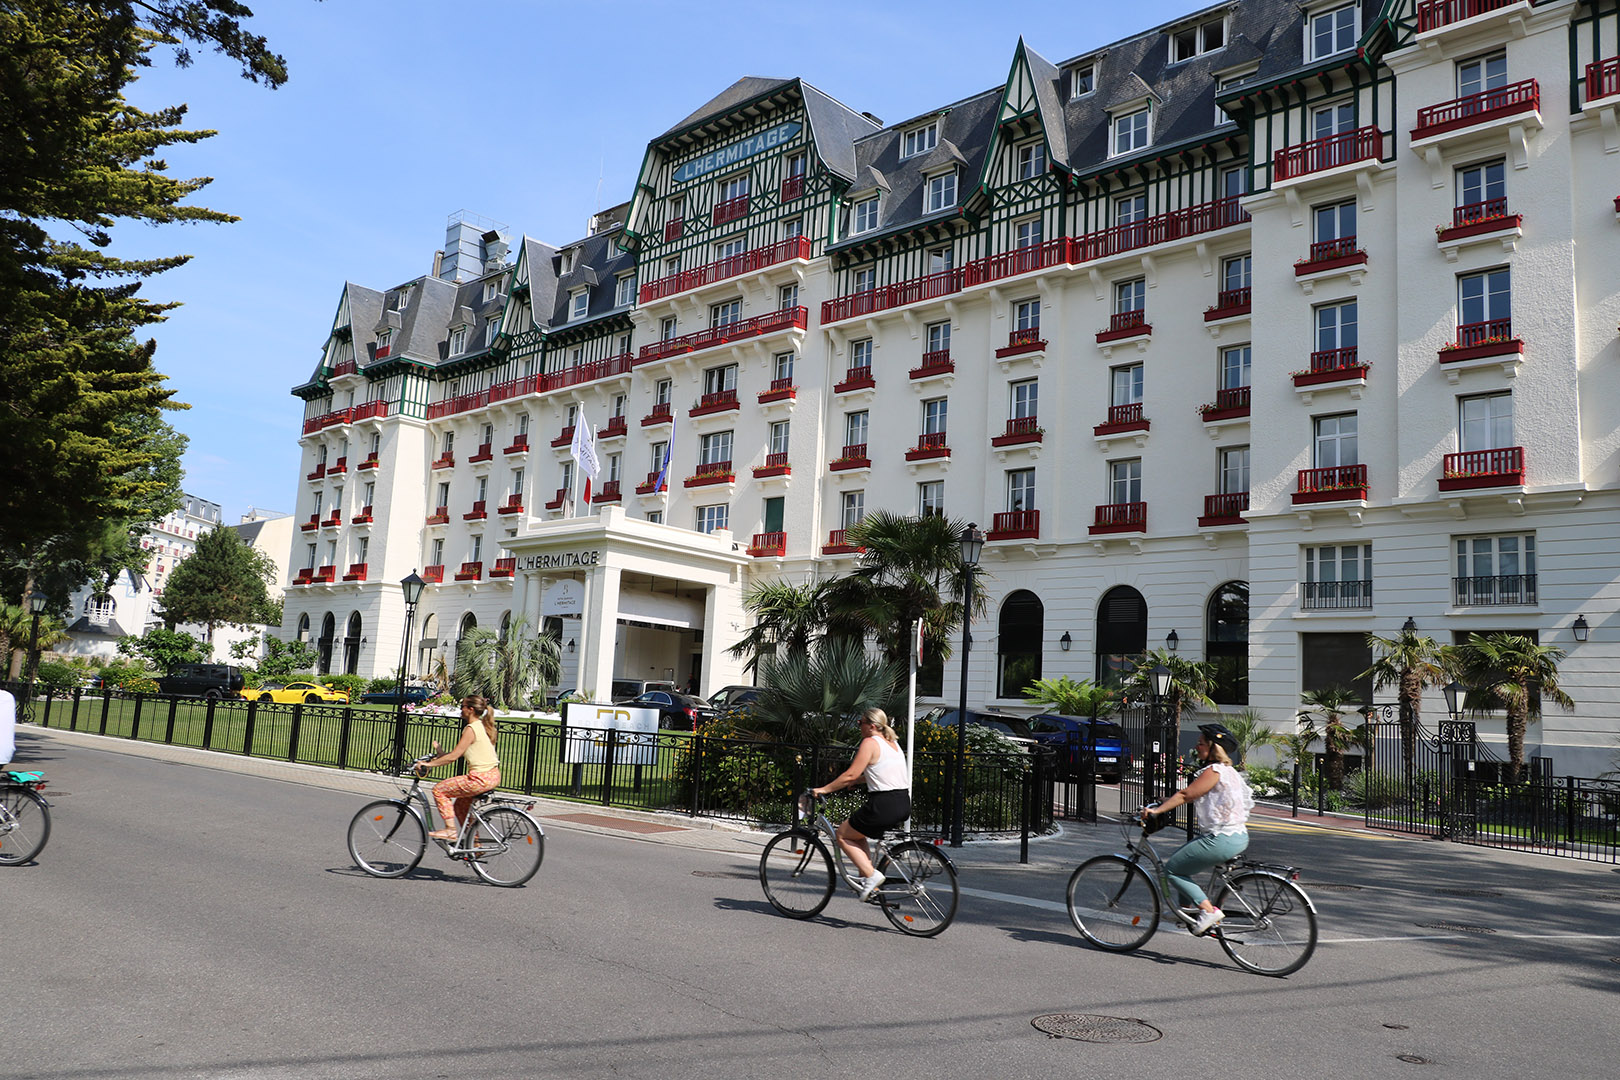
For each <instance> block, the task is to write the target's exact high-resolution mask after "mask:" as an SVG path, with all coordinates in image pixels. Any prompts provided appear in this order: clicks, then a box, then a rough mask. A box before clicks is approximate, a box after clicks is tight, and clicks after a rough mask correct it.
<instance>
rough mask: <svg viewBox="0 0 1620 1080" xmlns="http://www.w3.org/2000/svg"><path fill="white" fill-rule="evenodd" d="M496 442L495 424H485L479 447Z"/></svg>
mask: <svg viewBox="0 0 1620 1080" xmlns="http://www.w3.org/2000/svg"><path fill="white" fill-rule="evenodd" d="M494 441H495V425H494V424H485V425H484V437H483V438H482V439H480V440H479V445H480V446H488V445H490V444H491V443H493V442H494ZM346 450H347V448H345V451H346Z"/></svg>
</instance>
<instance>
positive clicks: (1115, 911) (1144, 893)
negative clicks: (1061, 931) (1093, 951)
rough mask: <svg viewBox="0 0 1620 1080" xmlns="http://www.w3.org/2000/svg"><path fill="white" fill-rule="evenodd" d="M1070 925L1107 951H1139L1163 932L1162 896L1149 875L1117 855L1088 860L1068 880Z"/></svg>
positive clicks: (1100, 856)
mask: <svg viewBox="0 0 1620 1080" xmlns="http://www.w3.org/2000/svg"><path fill="white" fill-rule="evenodd" d="M1068 903H1069V921H1070V922H1072V923H1074V928H1075V929H1076V930H1078V931H1080V936H1081V937H1083V938H1085V939H1086V940H1087V941H1089V942H1091V943H1092V944H1093V945H1095V946H1097V948H1099V949H1107V950H1108V951H1109V952H1130V951H1131V950H1132V949H1139V948H1141V947H1142V946H1143V945H1144V944H1145V943H1146V942H1147V939H1148V938H1150V937H1152V936H1153V931H1155V930H1157V929H1158V928H1159V891H1158V890H1157V889H1155V888H1154V887H1153V881H1152V879H1151V878H1149V877H1148V876H1147V871H1146V870H1143V869H1142V868H1141V867H1140V866H1138V865H1136V864H1135V863H1133V862H1131V861H1130V860H1129V859H1122V858H1120V857H1119V856H1118V855H1099V856H1097V857H1096V858H1095V859H1087V860H1086V861H1085V862H1083V863H1081V864H1080V866H1079V868H1078V869H1076V870H1075V872H1074V874H1073V875H1072V876H1070V878H1069V891H1068Z"/></svg>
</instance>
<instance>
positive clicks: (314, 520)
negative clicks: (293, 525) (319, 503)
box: [298, 511, 321, 532]
mask: <svg viewBox="0 0 1620 1080" xmlns="http://www.w3.org/2000/svg"><path fill="white" fill-rule="evenodd" d="M320 527H321V515H320V512H319V511H317V512H316V513H313V514H311V515H309V520H308V521H306V522H303V523H302V524H300V525H299V526H298V528H299V530H300V531H302V532H309V531H310V530H311V529H318V528H320Z"/></svg>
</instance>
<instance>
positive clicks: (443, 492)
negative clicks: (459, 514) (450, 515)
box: [434, 483, 450, 510]
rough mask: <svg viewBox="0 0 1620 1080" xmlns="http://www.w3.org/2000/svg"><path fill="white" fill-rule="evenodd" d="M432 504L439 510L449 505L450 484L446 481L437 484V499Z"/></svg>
mask: <svg viewBox="0 0 1620 1080" xmlns="http://www.w3.org/2000/svg"><path fill="white" fill-rule="evenodd" d="M434 505H435V506H436V507H438V508H439V509H441V510H442V509H445V508H447V507H449V505H450V485H449V484H448V483H444V484H440V485H439V501H438V502H437V503H435V504H434Z"/></svg>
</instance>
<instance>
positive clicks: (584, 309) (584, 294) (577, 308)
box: [568, 289, 591, 319]
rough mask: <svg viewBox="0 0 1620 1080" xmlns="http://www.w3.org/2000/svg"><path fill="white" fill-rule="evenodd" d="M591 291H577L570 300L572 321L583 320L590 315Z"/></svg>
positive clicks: (569, 313)
mask: <svg viewBox="0 0 1620 1080" xmlns="http://www.w3.org/2000/svg"><path fill="white" fill-rule="evenodd" d="M590 310H591V290H590V289H575V290H574V292H573V293H572V294H571V296H570V299H569V308H568V317H569V318H570V319H583V318H584V317H585V316H586V315H588V314H590Z"/></svg>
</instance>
